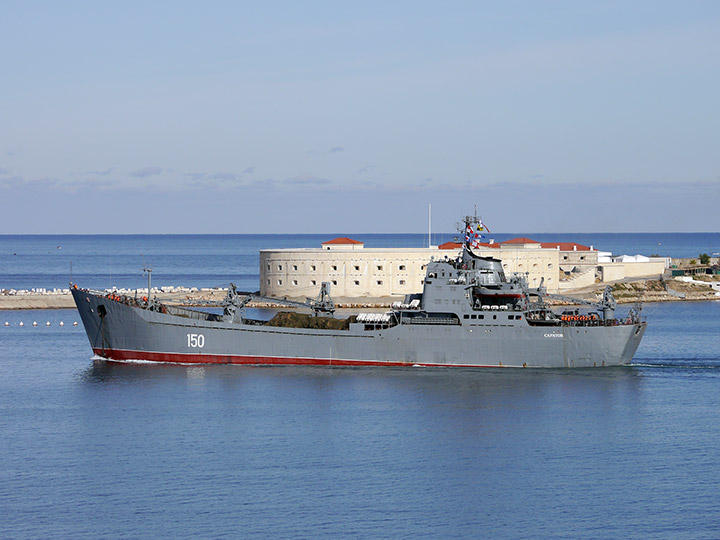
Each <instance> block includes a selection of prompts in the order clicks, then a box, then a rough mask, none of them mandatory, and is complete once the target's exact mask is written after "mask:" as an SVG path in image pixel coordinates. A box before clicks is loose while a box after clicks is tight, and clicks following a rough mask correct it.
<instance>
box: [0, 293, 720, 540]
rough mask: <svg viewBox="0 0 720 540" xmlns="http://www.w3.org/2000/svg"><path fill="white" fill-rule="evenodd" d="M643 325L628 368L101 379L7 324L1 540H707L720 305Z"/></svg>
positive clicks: (164, 370) (56, 344) (68, 346)
mask: <svg viewBox="0 0 720 540" xmlns="http://www.w3.org/2000/svg"><path fill="white" fill-rule="evenodd" d="M644 314H645V315H646V316H647V319H648V322H649V327H648V331H647V333H646V335H645V338H644V340H643V342H642V344H641V346H640V349H639V351H638V353H637V355H636V362H637V365H636V366H634V367H626V368H607V369H588V370H575V371H572V370H556V371H555V370H535V371H533V370H466V369H440V368H438V369H424V368H407V369H400V368H398V369H394V368H334V369H329V368H309V367H288V368H285V367H265V368H256V367H241V366H208V367H198V366H192V367H183V366H173V365H152V364H110V363H105V362H102V361H93V360H92V359H91V352H90V348H89V345H88V342H87V339H86V338H85V335H84V332H83V331H82V329H81V328H80V327H72V326H65V327H62V328H61V327H59V326H58V325H57V323H58V322H59V321H60V320H63V321H64V322H65V323H66V324H67V323H69V322H71V321H72V320H73V319H74V318H76V315H75V313H74V312H73V311H29V312H28V311H26V312H17V311H13V312H0V317H2V318H3V319H4V320H7V321H9V322H11V323H12V326H10V327H7V328H6V327H3V326H0V368H1V369H2V375H1V376H0V456H2V461H1V462H0V515H1V517H0V537H1V538H68V539H83V538H88V539H95V538H158V537H160V538H332V539H335V538H392V539H396V538H413V539H414V538H433V539H434V538H463V539H464V538H468V539H469V538H473V539H474V538H511V539H521V538H523V539H538V538H539V539H545V538H547V539H550V538H553V539H554V538H566V539H577V538H601V539H605V538H607V539H617V538H623V539H643V540H645V539H654V538H657V539H667V538H688V539H717V538H718V537H720V496H719V495H718V486H719V485H720V465H719V464H720V302H701V303H668V304H655V305H649V306H646V309H645V311H644ZM4 320H3V321H2V322H4ZM21 320H22V321H24V322H25V325H26V326H25V327H22V328H21V327H19V326H17V323H18V322H19V321H21ZM33 320H36V321H38V322H39V323H40V326H38V327H32V326H30V324H31V323H32V321H33ZM45 321H50V322H52V323H53V325H52V326H50V327H45V326H44V323H45Z"/></svg>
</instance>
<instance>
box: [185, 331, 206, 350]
mask: <svg viewBox="0 0 720 540" xmlns="http://www.w3.org/2000/svg"><path fill="white" fill-rule="evenodd" d="M187 346H188V347H192V348H194V349H202V348H203V347H204V346H205V336H203V335H202V334H188V335H187Z"/></svg>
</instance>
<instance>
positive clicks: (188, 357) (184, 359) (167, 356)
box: [93, 348, 517, 368]
mask: <svg viewBox="0 0 720 540" xmlns="http://www.w3.org/2000/svg"><path fill="white" fill-rule="evenodd" d="M93 352H94V353H95V354H97V355H98V356H102V357H103V358H107V359H108V360H146V361H149V362H171V363H177V364H251V365H263V364H264V365H302V366H423V367H443V366H452V367H481V368H501V367H517V366H499V365H478V364H424V363H418V362H380V361H377V360H338V359H330V358H291V357H283V356H247V355H218V354H192V353H189V354H180V353H161V352H148V351H126V350H122V349H101V348H96V349H93Z"/></svg>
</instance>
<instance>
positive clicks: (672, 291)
mask: <svg viewBox="0 0 720 540" xmlns="http://www.w3.org/2000/svg"><path fill="white" fill-rule="evenodd" d="M719 277H720V276H719ZM702 281H703V282H704V283H700V282H699V281H698V280H694V281H692V282H687V281H683V280H681V279H667V280H662V279H641V280H635V281H628V282H620V283H615V284H614V285H613V286H612V289H613V295H614V296H615V299H616V300H617V302H618V303H619V304H629V303H635V302H683V301H684V302H689V301H707V300H720V292H717V291H716V290H715V289H713V288H712V286H711V284H712V283H715V284H716V285H715V286H716V287H720V279H709V278H706V279H703V280H702ZM604 288H605V286H604V285H601V284H598V285H597V286H595V287H591V288H588V289H583V290H578V291H570V292H568V293H567V294H568V295H569V296H574V297H577V298H581V299H584V300H590V301H594V300H597V299H599V298H600V297H602V292H603V290H604ZM107 292H110V291H109V290H108V291H107ZM131 292H132V294H130V293H131ZM226 292H227V290H226V289H187V288H177V289H174V290H162V289H158V290H156V291H155V290H154V291H153V296H157V298H159V299H160V301H161V302H164V303H168V304H183V305H187V306H192V305H206V303H207V302H220V301H222V300H223V299H224V298H225V294H226ZM145 293H146V291H144V290H142V289H139V290H138V291H137V294H138V296H139V297H142V296H144V294H145ZM124 294H129V295H131V296H132V295H134V294H135V291H124ZM299 300H302V299H299ZM395 300H397V298H368V299H363V300H362V301H361V300H359V299H356V298H354V299H345V298H337V299H335V302H336V304H337V306H338V307H339V308H350V309H352V308H360V309H368V308H389V307H390V304H391V303H392V302H393V301H395ZM550 303H552V304H555V305H562V304H565V303H566V302H561V301H557V300H551V301H550ZM248 306H249V307H281V304H272V303H267V302H251V303H249V304H248ZM74 308H75V303H74V302H73V299H72V295H71V294H70V291H69V290H68V289H55V290H53V291H43V290H41V291H37V290H35V291H32V290H31V291H7V290H3V291H0V310H23V309H74Z"/></svg>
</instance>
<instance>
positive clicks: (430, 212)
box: [428, 203, 432, 249]
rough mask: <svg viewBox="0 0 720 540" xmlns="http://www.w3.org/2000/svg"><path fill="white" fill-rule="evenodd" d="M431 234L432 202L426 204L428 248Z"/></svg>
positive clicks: (430, 244) (430, 243)
mask: <svg viewBox="0 0 720 540" xmlns="http://www.w3.org/2000/svg"><path fill="white" fill-rule="evenodd" d="M431 234H432V203H430V204H428V249H430V248H431V247H432V242H431V241H430V238H431V236H430V235H431Z"/></svg>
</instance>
